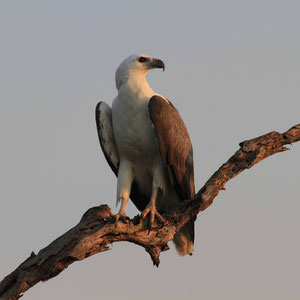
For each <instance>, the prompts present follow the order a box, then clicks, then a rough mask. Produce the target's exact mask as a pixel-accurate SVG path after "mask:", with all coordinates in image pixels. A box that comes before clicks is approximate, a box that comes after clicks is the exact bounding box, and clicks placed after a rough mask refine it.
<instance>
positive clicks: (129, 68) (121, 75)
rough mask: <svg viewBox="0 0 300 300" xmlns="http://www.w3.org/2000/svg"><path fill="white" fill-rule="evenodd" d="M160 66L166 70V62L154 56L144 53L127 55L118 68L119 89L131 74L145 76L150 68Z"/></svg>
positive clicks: (117, 82)
mask: <svg viewBox="0 0 300 300" xmlns="http://www.w3.org/2000/svg"><path fill="white" fill-rule="evenodd" d="M155 68H160V69H163V70H165V64H164V62H163V61H162V60H160V59H158V58H153V57H150V56H148V55H144V54H133V55H130V56H129V57H127V58H126V59H125V60H124V61H123V62H122V63H121V64H120V65H119V67H118V68H117V70H116V77H115V79H116V86H117V89H119V88H120V87H121V85H122V84H123V83H124V82H125V81H127V80H128V79H129V78H130V77H131V76H142V77H143V78H145V75H146V73H147V72H148V71H149V70H152V69H155Z"/></svg>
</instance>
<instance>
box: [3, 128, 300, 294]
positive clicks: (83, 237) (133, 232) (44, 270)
mask: <svg viewBox="0 0 300 300" xmlns="http://www.w3.org/2000/svg"><path fill="white" fill-rule="evenodd" d="M299 140H300V124H298V125H295V126H293V127H292V128H291V129H289V130H288V131H286V132H284V133H282V134H280V133H278V132H275V131H272V132H270V133H268V134H265V135H263V136H260V137H257V138H254V139H251V140H248V141H244V142H242V143H240V149H239V150H238V151H237V152H236V153H235V154H234V155H233V156H232V157H231V158H230V159H229V160H228V161H227V162H226V163H224V164H223V165H222V166H221V167H220V168H219V169H218V170H217V171H216V172H215V173H214V174H213V175H212V176H211V178H209V180H208V181H207V182H206V183H205V185H204V186H203V187H202V188H201V189H200V190H199V192H198V193H197V194H196V195H195V197H194V198H192V199H190V200H187V201H184V202H183V203H182V204H181V205H180V206H179V207H177V208H176V209H175V210H173V211H172V212H169V213H168V214H165V215H164V218H165V220H166V222H165V223H164V224H163V225H160V224H157V223H155V224H154V225H153V228H152V229H151V231H150V232H149V229H148V224H147V220H141V219H140V217H139V216H136V217H134V218H133V219H129V218H128V219H127V221H126V222H124V221H119V222H118V223H117V224H115V222H114V220H115V219H114V217H113V214H112V212H111V209H110V208H109V206H107V205H100V206H98V207H93V208H90V209H89V210H88V211H87V212H86V213H85V214H84V215H83V217H82V218H81V220H80V222H79V223H78V224H77V225H76V226H75V227H73V228H72V229H70V230H69V231H67V232H66V233H65V234H63V235H62V236H60V237H59V238H57V239H56V240H55V241H53V242H52V243H51V244H49V245H48V246H47V247H45V248H44V249H42V250H40V251H39V253H38V254H37V255H36V254H34V253H33V252H32V253H31V255H30V257H28V258H27V259H26V260H25V261H24V262H23V263H22V264H21V265H20V266H19V267H18V268H17V269H16V270H15V271H13V272H12V273H11V274H9V275H8V276H6V277H5V278H4V279H3V280H2V281H1V282H0V299H2V300H8V299H11V300H13V299H19V298H20V297H21V296H22V294H23V293H24V292H26V291H27V290H28V289H30V288H31V287H32V286H34V285H35V284H36V283H38V282H40V281H46V280H48V279H51V278H52V277H55V276H57V275H58V274H59V273H60V272H62V271H63V270H64V269H65V268H67V267H68V266H69V265H70V264H72V263H73V262H74V261H79V260H83V259H85V258H87V257H89V256H91V255H94V254H96V253H99V252H103V251H107V250H110V245H111V244H112V243H115V242H121V241H127V242H131V243H134V244H137V245H139V246H142V247H144V248H145V250H146V251H147V252H148V253H149V254H150V256H151V259H152V261H153V264H154V265H156V266H158V265H159V256H160V253H161V252H162V251H167V250H168V249H169V247H168V242H169V241H170V240H172V239H173V236H174V234H175V233H176V232H177V231H178V230H180V228H181V227H182V226H183V225H184V224H185V223H186V222H187V221H188V220H189V219H191V218H193V217H194V216H195V215H197V214H198V213H199V212H200V211H203V210H205V209H206V208H207V207H208V206H210V205H211V204H212V202H213V200H214V198H215V197H216V196H217V195H218V193H219V191H220V190H224V189H225V188H224V187H225V184H226V182H227V181H229V180H230V179H232V178H233V177H235V176H237V175H238V174H239V173H241V172H242V171H244V170H245V169H249V168H251V167H252V166H254V165H255V164H257V163H258V162H260V161H262V160H263V159H265V158H267V157H268V156H271V155H273V154H275V153H279V152H283V151H286V150H289V149H288V148H286V147H284V146H285V145H287V144H292V143H294V142H297V141H299Z"/></svg>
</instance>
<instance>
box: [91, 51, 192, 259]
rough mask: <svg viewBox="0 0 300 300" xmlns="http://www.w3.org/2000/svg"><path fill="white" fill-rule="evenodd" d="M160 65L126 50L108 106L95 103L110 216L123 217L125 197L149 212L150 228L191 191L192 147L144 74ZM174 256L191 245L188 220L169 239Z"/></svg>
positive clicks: (174, 112)
mask: <svg viewBox="0 0 300 300" xmlns="http://www.w3.org/2000/svg"><path fill="white" fill-rule="evenodd" d="M155 68H162V69H163V70H164V69H165V64H164V63H163V61H162V60H160V59H156V58H152V57H149V56H147V55H131V56H129V57H128V58H126V59H125V60H124V61H123V62H122V63H121V64H120V66H119V67H118V68H117V70H116V78H115V79H116V87H117V90H118V95H117V97H116V98H115V99H114V100H113V103H112V108H110V107H109V106H108V105H107V104H106V103H105V102H100V103H98V105H97V107H96V123H97V130H98V136H99V140H100V144H101V148H102V150H103V153H104V156H105V158H106V160H107V162H108V164H109V165H110V167H111V169H112V170H113V172H114V173H115V175H116V176H117V177H118V184H117V203H118V202H119V201H121V208H120V210H119V212H118V214H117V215H116V222H118V220H119V218H120V217H121V218H124V217H125V207H126V204H127V201H128V199H129V198H130V199H131V200H132V201H133V203H134V204H135V206H136V207H137V208H138V209H139V210H140V211H142V217H143V218H145V217H146V215H148V214H150V228H151V225H152V223H153V221H154V218H155V217H157V218H158V219H159V220H160V221H163V217H162V216H161V215H162V214H164V213H165V212H168V211H169V210H170V209H172V208H174V207H176V206H177V205H178V204H179V203H180V202H181V201H184V200H186V199H190V198H192V197H193V196H194V195H195V186H194V166H193V149H192V144H191V140H190V137H189V134H188V131H187V129H186V127H185V125H184V122H183V121H182V119H181V117H180V115H179V113H178V111H177V109H176V108H175V107H174V106H173V105H172V103H171V102H170V101H169V100H168V99H166V98H165V97H163V96H161V95H159V94H157V93H155V92H154V91H153V90H152V89H151V87H150V86H149V84H148V82H147V81H146V78H145V76H146V73H147V72H148V71H149V70H152V69H155ZM173 241H174V243H175V246H176V249H177V251H178V253H179V254H180V255H182V256H183V255H186V254H192V253H193V250H194V220H190V221H189V222H188V223H187V224H185V225H184V227H183V228H182V229H181V230H180V231H179V232H177V233H176V234H175V236H174V239H173Z"/></svg>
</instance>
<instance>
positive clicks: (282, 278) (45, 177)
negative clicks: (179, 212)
mask: <svg viewBox="0 0 300 300" xmlns="http://www.w3.org/2000/svg"><path fill="white" fill-rule="evenodd" d="M299 36H300V2H299V1H296V0H294V1H291V0H285V1H275V0H274V1H264V0H260V1H256V0H254V1H253V0H252V1H185V2H184V1H151V2H150V1H100V0H99V1H95V0H94V1H75V0H72V1H70V0H68V1H67V0H66V1H57V0H52V1H37V0H36V1H33V0H27V1H15V0H2V1H1V2H0V41H1V42H0V43H1V44H0V82H1V88H0V122H1V123H0V137H1V156H0V166H1V168H0V181H1V189H0V199H1V204H0V205H1V209H0V230H1V259H0V277H1V278H0V279H2V278H3V276H5V275H7V274H8V273H10V272H11V271H13V270H14V269H15V268H16V267H17V266H18V265H19V264H20V263H21V262H22V261H23V260H25V259H26V258H27V257H28V256H29V255H30V253H31V251H35V252H38V251H39V250H40V249H41V248H43V247H45V246H46V245H48V244H49V243H50V242H51V241H52V240H54V239H55V238H56V237H58V236H59V235H61V234H62V233H64V232H65V231H67V230H68V229H69V228H70V227H72V226H74V225H75V224H76V223H77V222H78V221H79V219H80V218H81V216H82V214H83V213H84V212H85V211H86V210H87V209H88V208H90V207H92V206H95V205H99V204H102V203H107V204H109V205H110V206H111V207H112V209H113V210H114V211H116V210H117V208H116V207H115V189H116V178H115V177H114V175H113V173H112V172H111V170H110V168H109V167H108V165H107V164H106V161H105V159H104V157H103V154H102V153H101V150H100V146H99V143H98V137H97V133H96V127H95V122H94V108H95V106H96V104H97V102H98V101H99V100H104V101H106V102H107V103H109V104H111V101H112V99H113V98H114V97H115V95H116V89H115V83H114V72H115V69H116V68H117V66H118V65H119V63H120V62H121V61H122V60H123V59H124V58H126V57H127V56H129V55H130V54H133V53H138V52H142V53H146V54H148V55H151V56H155V57H159V58H161V59H162V60H164V62H165V64H166V71H165V72H164V73H163V72H160V71H158V70H154V71H152V72H150V73H149V74H148V76H147V78H148V80H149V82H150V85H151V87H152V88H153V89H154V90H155V91H157V92H158V93H160V94H163V95H165V96H166V97H168V98H169V99H171V100H172V102H173V103H174V105H175V106H176V107H177V108H178V109H179V110H180V112H181V115H182V118H183V119H184V121H185V123H186V125H187V127H188V130H189V132H190V135H191V138H192V141H193V145H194V160H195V178H196V188H197V189H199V188H200V187H201V186H202V185H203V184H204V182H205V181H206V180H207V179H208V178H209V177H210V176H211V175H212V173H213V172H214V171H215V170H216V169H217V168H218V167H219V166H220V164H222V163H223V162H225V161H226V160H227V159H228V158H229V157H230V156H231V155H232V154H233V153H234V152H235V151H236V150H237V149H238V144H239V142H241V141H243V140H245V139H249V138H253V137H256V136H258V135H262V134H265V133H267V132H269V131H271V130H277V131H285V130H287V129H288V128H290V127H291V126H292V125H295V124H297V123H299V122H300V100H299V99H300V90H299V78H300V39H299ZM291 148H292V150H291V151H288V152H285V153H281V154H278V155H276V156H273V157H271V158H269V159H267V160H265V161H263V162H262V163H260V164H258V165H257V166H255V167H254V168H252V169H251V170H249V171H245V172H244V173H242V174H241V175H239V176H238V177H237V178H235V179H233V180H232V181H230V182H229V184H227V186H226V188H227V190H226V191H223V192H221V193H220V195H219V196H218V197H217V198H216V199H215V202H214V204H213V205H212V206H211V207H210V208H208V209H207V210H206V211H205V212H203V213H201V214H200V215H199V216H198V219H197V223H196V241H195V254H194V255H193V256H192V257H184V258H181V257H179V256H178V255H177V254H176V251H175V249H174V247H173V246H171V250H170V251H168V252H167V253H164V254H162V256H161V265H160V267H159V269H156V268H154V267H153V266H152V263H151V260H150V257H149V255H148V254H147V253H146V252H145V251H144V250H143V249H142V248H139V247H137V246H135V245H131V244H128V243H127V244H126V243H120V244H115V245H114V246H113V249H112V250H111V251H109V252H107V253H103V254H100V255H95V256H93V257H91V258H89V259H86V260H84V261H82V262H78V263H74V264H72V265H71V266H70V267H69V268H68V269H67V270H65V271H64V272H63V273H62V274H60V275H59V276H58V277H56V278H54V279H52V280H50V281H48V282H46V283H39V284H38V285H36V286H35V287H34V288H32V289H31V290H30V291H28V292H27V293H25V295H24V298H23V299H24V300H26V299H33V300H35V299H43V300H48V299H49V300H50V299H51V300H53V299H74V300H77V299H78V300H79V299H92V300H94V299H119V298H120V297H122V299H124V300H125V299H143V300H144V299H145V300H148V299H163V300H165V299H170V300H173V299H191V300H196V299H201V300H202V299H203V300H224V299H230V300H241V299H245V300H247V299H262V300H265V299H272V300H276V299H299V297H300V288H299V269H300V260H299V253H300V242H299V227H300V220H299V213H300V203H299V179H300V176H299V166H300V145H297V144H295V145H293V146H292V147H291ZM127 214H128V215H129V216H133V215H135V214H137V210H136V209H135V208H134V207H133V205H131V204H130V205H128V208H127Z"/></svg>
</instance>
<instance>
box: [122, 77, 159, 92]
mask: <svg viewBox="0 0 300 300" xmlns="http://www.w3.org/2000/svg"><path fill="white" fill-rule="evenodd" d="M138 75H139V76H129V77H127V80H126V81H125V82H124V83H123V84H122V86H121V87H120V89H119V94H120V93H123V92H125V93H126V94H130V95H131V96H134V97H138V98H140V97H151V96H152V95H153V94H154V92H153V90H152V89H151V87H150V85H149V83H148V82H147V80H146V78H145V75H144V74H138Z"/></svg>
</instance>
